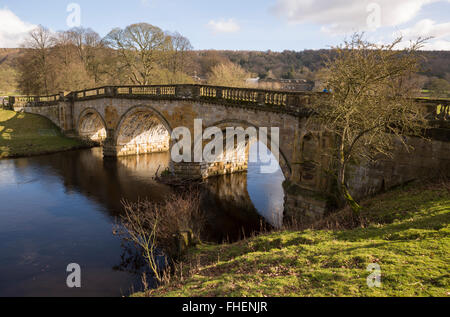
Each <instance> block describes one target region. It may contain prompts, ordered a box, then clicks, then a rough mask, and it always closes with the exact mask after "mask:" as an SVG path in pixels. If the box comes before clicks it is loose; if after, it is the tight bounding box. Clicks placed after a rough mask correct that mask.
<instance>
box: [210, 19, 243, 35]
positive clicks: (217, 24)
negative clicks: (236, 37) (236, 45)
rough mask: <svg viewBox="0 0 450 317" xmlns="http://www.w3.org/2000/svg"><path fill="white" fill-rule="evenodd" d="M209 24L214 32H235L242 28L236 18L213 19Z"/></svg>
mask: <svg viewBox="0 0 450 317" xmlns="http://www.w3.org/2000/svg"><path fill="white" fill-rule="evenodd" d="M208 26H209V27H210V28H211V30H212V31H213V32H214V33H233V32H237V31H239V30H240V29H241V27H240V26H239V24H238V23H237V22H236V21H235V20H234V19H228V20H223V19H222V20H220V21H215V20H211V21H209V23H208Z"/></svg>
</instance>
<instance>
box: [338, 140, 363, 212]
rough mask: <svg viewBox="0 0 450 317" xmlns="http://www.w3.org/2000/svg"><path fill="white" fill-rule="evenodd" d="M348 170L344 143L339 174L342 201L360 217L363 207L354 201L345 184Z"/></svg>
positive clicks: (340, 153)
mask: <svg viewBox="0 0 450 317" xmlns="http://www.w3.org/2000/svg"><path fill="white" fill-rule="evenodd" d="M346 169H347V162H346V160H345V155H344V146H343V143H341V147H340V149H339V174H338V187H339V193H340V195H341V198H342V200H343V201H344V202H345V203H346V204H347V205H349V206H350V207H351V208H352V210H353V212H354V213H355V214H356V215H359V212H360V211H361V209H362V208H361V206H360V205H359V204H358V203H357V202H356V201H355V200H354V199H353V197H352V195H351V194H350V192H349V190H348V188H347V185H346V183H345V180H346V179H345V172H346Z"/></svg>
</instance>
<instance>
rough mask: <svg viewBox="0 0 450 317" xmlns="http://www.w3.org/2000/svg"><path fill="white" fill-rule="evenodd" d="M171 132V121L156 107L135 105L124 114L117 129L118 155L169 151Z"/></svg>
mask: <svg viewBox="0 0 450 317" xmlns="http://www.w3.org/2000/svg"><path fill="white" fill-rule="evenodd" d="M171 133H172V127H171V126H170V124H169V122H168V121H167V120H166V119H165V118H164V116H163V115H162V114H161V113H160V112H159V111H158V110H156V109H155V108H154V107H152V106H149V105H137V106H134V107H132V108H130V109H129V110H128V111H127V112H126V113H125V114H123V116H122V117H121V120H120V121H119V123H118V125H117V128H116V130H115V135H114V143H115V144H116V147H117V156H126V155H139V154H146V153H157V152H166V151H169V150H170V144H171V140H170V136H171Z"/></svg>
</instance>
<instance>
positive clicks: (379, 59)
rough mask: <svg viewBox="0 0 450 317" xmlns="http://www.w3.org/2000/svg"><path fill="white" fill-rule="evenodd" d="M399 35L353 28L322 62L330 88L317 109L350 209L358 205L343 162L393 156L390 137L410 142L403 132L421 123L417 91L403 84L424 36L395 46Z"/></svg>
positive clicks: (414, 131)
mask: <svg viewBox="0 0 450 317" xmlns="http://www.w3.org/2000/svg"><path fill="white" fill-rule="evenodd" d="M401 41H402V39H401V38H399V39H397V40H395V41H394V42H393V43H391V44H388V45H375V44H372V43H369V42H367V41H365V40H364V39H363V35H362V34H355V35H354V36H353V37H352V38H351V40H350V41H346V42H345V43H344V45H341V46H338V47H335V48H334V51H333V52H332V53H333V54H335V55H336V56H334V57H333V59H332V60H328V62H327V67H326V68H327V72H326V74H325V76H324V77H325V78H324V85H325V87H326V88H327V89H328V90H329V91H330V92H331V94H330V95H329V98H327V99H326V100H325V101H324V102H323V103H322V105H321V106H320V108H319V109H317V111H318V113H319V116H320V118H321V119H322V122H323V124H324V126H325V127H326V128H327V129H328V130H329V131H330V132H331V133H332V134H333V135H335V136H336V140H337V145H338V147H337V148H338V150H337V152H336V153H335V154H336V159H337V160H336V161H337V167H338V168H337V170H338V172H337V175H336V176H337V181H338V188H339V192H340V196H341V198H342V200H343V201H345V202H347V203H348V204H349V205H350V206H351V207H352V208H353V210H354V211H355V212H358V211H359V210H360V206H359V205H358V203H357V202H356V201H354V199H353V198H352V196H351V194H350V192H349V190H348V188H347V184H346V172H347V167H348V165H349V164H350V163H351V162H352V161H361V160H368V161H375V160H377V159H379V158H380V157H383V156H384V157H385V156H392V153H393V144H394V141H395V140H400V141H401V142H402V143H403V145H404V146H405V147H406V148H409V147H408V145H407V144H406V142H405V139H404V136H412V135H421V133H422V132H423V128H424V127H426V122H425V119H424V115H423V109H421V108H420V107H419V105H418V104H417V103H416V102H415V101H414V99H413V97H414V95H415V94H416V93H417V91H416V90H414V89H411V87H410V85H405V84H404V82H405V79H406V78H411V76H412V75H413V74H414V73H415V72H416V71H417V70H418V67H419V58H418V50H419V49H420V48H421V46H422V45H423V43H424V40H422V39H419V40H417V41H416V42H414V43H411V46H410V47H408V48H406V49H402V50H398V49H397V46H398V45H399V44H400V43H401Z"/></svg>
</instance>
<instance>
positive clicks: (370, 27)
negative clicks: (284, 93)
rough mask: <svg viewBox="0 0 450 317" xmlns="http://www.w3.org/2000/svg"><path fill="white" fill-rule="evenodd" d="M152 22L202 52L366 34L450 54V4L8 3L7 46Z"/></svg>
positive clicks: (328, 0)
mask: <svg viewBox="0 0 450 317" xmlns="http://www.w3.org/2000/svg"><path fill="white" fill-rule="evenodd" d="M138 22H146V23H150V24H153V25H156V26H158V27H160V28H161V29H163V30H166V31H172V32H174V31H178V32H180V33H181V34H183V35H184V36H186V37H187V38H188V39H189V40H190V41H191V43H192V45H193V46H194V49H218V50H222V49H229V50H258V51H267V50H272V51H283V50H296V51H300V50H304V49H321V48H329V47H331V46H334V45H337V44H339V43H342V42H343V40H344V39H345V38H348V37H349V36H351V34H353V33H354V32H362V31H364V32H365V34H366V38H367V39H368V40H370V41H372V42H375V43H380V44H381V43H389V42H392V41H393V40H394V39H395V38H396V37H397V36H399V35H402V36H403V42H402V43H401V46H407V45H408V43H409V41H410V40H413V39H416V38H417V37H419V36H421V37H433V38H432V39H430V40H429V41H428V42H427V44H426V46H425V47H424V49H427V50H450V0H317V1H314V0H125V1H115V0H78V1H77V0H75V1H74V0H72V1H65V0H0V47H18V46H19V45H20V44H21V43H22V42H23V40H24V38H25V37H26V35H27V33H28V32H29V31H30V30H32V29H33V28H34V27H36V26H37V25H39V24H41V25H43V26H45V27H47V28H49V29H50V30H52V31H62V30H67V29H70V28H71V27H72V26H78V25H80V26H82V27H86V28H88V27H89V28H92V29H93V30H95V31H96V32H98V33H99V34H100V35H101V36H105V35H106V34H108V32H109V31H111V29H113V28H115V27H121V28H123V27H126V26H127V25H129V24H133V23H138Z"/></svg>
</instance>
